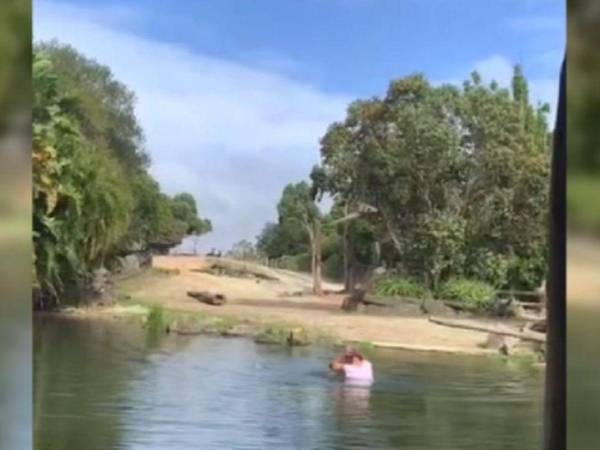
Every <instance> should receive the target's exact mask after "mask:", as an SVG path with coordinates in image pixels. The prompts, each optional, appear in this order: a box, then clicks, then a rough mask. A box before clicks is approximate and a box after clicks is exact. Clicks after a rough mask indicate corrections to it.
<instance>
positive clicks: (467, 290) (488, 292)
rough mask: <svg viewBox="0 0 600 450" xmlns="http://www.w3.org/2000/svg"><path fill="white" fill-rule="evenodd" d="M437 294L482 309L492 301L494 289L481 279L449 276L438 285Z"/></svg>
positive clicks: (494, 295) (442, 297) (494, 293)
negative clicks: (449, 277)
mask: <svg viewBox="0 0 600 450" xmlns="http://www.w3.org/2000/svg"><path fill="white" fill-rule="evenodd" d="M437 296H438V297H439V298H441V299H444V300H451V301H457V302H461V303H465V304H467V305H470V306H473V307H475V308H478V309H482V310H483V309H487V308H489V307H490V306H491V305H492V304H493V303H494V300H495V298H496V291H495V290H494V288H493V287H492V286H490V285H489V284H487V283H485V282H483V281H477V280H467V279H464V278H451V279H449V280H447V281H445V282H444V283H443V284H442V285H441V286H440V288H439V292H438V293H437Z"/></svg>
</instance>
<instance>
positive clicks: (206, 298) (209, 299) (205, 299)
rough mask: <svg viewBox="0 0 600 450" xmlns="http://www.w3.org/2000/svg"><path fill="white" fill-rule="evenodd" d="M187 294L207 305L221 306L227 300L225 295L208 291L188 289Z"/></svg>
mask: <svg viewBox="0 0 600 450" xmlns="http://www.w3.org/2000/svg"><path fill="white" fill-rule="evenodd" d="M187 295H188V296H189V297H192V298H195V299H196V300H198V301H199V302H202V303H206V304H207V305H214V306H221V305H224V304H225V302H226V301H227V300H226V298H225V295H223V294H216V293H212V292H208V291H188V292H187Z"/></svg>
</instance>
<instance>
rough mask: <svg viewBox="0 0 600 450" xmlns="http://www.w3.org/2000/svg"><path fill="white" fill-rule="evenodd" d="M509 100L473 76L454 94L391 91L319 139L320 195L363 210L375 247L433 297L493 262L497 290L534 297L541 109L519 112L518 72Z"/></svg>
mask: <svg viewBox="0 0 600 450" xmlns="http://www.w3.org/2000/svg"><path fill="white" fill-rule="evenodd" d="M513 91H514V92H513V95H512V96H511V94H510V92H509V91H507V90H506V89H499V88H498V86H497V85H490V86H489V87H486V86H483V85H482V83H481V77H480V76H479V75H478V74H477V73H473V74H472V76H471V79H470V80H468V81H466V82H465V83H464V87H463V89H458V88H456V87H453V86H441V87H434V86H431V85H430V84H429V83H428V82H427V80H426V79H425V78H424V77H423V76H422V75H413V76H409V77H406V78H403V79H400V80H396V81H393V82H392V83H390V87H389V89H388V92H387V94H386V96H385V97H384V98H383V99H379V98H373V99H370V100H368V101H358V102H354V103H353V104H351V105H350V107H349V108H348V113H347V117H346V119H345V121H344V122H340V123H335V124H333V125H332V126H331V127H330V128H329V129H328V131H327V133H326V134H325V136H324V137H323V138H322V140H321V156H322V163H321V169H319V173H318V177H316V179H317V180H319V186H321V189H323V190H326V191H328V192H330V193H331V194H332V195H333V196H334V198H336V199H337V200H336V201H338V202H339V203H340V204H349V205H361V204H363V205H364V204H366V205H369V206H371V207H372V209H371V211H376V213H374V214H369V215H368V218H369V222H370V223H371V225H372V227H373V228H372V230H373V232H374V233H375V235H376V238H377V240H378V241H379V242H380V243H381V244H385V243H386V242H388V241H389V242H390V243H391V244H392V246H393V247H392V248H393V249H394V250H395V257H394V260H395V261H394V262H395V264H397V265H398V266H399V268H400V269H401V271H403V272H404V273H405V274H406V275H409V276H411V277H418V278H420V279H421V280H422V281H424V282H426V283H427V284H428V285H429V286H430V287H434V288H435V287H437V286H438V285H439V283H440V282H441V281H443V280H446V279H448V278H449V277H451V276H463V275H468V276H478V277H487V276H490V275H489V274H490V273H492V272H493V271H492V272H490V271H489V270H487V271H480V272H477V271H474V270H473V269H472V268H473V267H482V266H485V264H483V263H482V262H481V261H478V260H477V258H479V257H481V255H486V256H485V257H486V258H488V256H487V255H489V253H490V252H491V254H492V255H493V258H492V259H494V260H495V261H496V260H497V261H500V260H502V261H504V262H501V263H500V262H499V264H501V265H502V264H505V263H506V264H508V265H509V267H508V269H507V270H506V274H505V276H504V277H498V273H500V272H498V271H495V272H494V273H495V274H496V275H495V276H496V279H495V280H493V281H494V282H495V283H496V284H498V285H503V284H510V285H512V286H520V287H533V286H534V285H536V284H537V283H539V282H540V280H541V278H543V276H544V270H543V268H544V267H545V235H546V220H545V217H546V212H547V189H548V167H549V151H548V130H547V125H546V119H545V114H546V112H547V108H546V107H545V106H541V107H538V108H537V109H534V108H533V107H532V106H530V105H529V104H528V94H527V91H528V88H527V83H526V80H525V78H524V76H523V75H522V72H521V71H520V69H519V68H518V67H517V68H515V76H514V80H513ZM358 216H360V214H358ZM365 217H367V216H365ZM482 249H483V250H486V251H485V252H482ZM488 259H489V258H488ZM488 263H489V261H488ZM486 281H490V280H487V279H486Z"/></svg>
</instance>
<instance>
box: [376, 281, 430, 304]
mask: <svg viewBox="0 0 600 450" xmlns="http://www.w3.org/2000/svg"><path fill="white" fill-rule="evenodd" d="M374 291H375V293H376V294H377V295H381V296H386V297H387V296H398V297H409V298H418V299H425V298H430V297H432V294H431V292H430V291H429V289H427V288H425V287H424V286H423V285H422V284H421V283H418V282H416V281H414V280H410V279H407V278H401V277H391V278H383V279H381V280H379V281H378V282H377V283H376V284H375V288H374Z"/></svg>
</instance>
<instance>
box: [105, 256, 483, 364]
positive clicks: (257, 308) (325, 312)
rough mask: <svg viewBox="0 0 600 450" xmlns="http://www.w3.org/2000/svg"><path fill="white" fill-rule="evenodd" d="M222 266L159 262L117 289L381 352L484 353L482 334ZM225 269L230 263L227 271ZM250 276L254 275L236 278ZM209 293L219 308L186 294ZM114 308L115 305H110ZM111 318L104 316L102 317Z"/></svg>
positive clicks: (278, 275) (136, 298)
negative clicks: (350, 308) (356, 307)
mask: <svg viewBox="0 0 600 450" xmlns="http://www.w3.org/2000/svg"><path fill="white" fill-rule="evenodd" d="M224 261H227V260H221V259H215V258H205V257H192V256H158V257H155V258H154V260H153V269H152V270H149V271H147V272H145V273H142V274H140V275H137V276H134V277H130V278H128V279H125V280H121V281H118V282H117V286H116V287H117V291H118V292H119V297H120V298H126V299H127V301H128V302H133V303H135V304H141V305H148V306H149V305H159V306H161V307H163V308H165V309H168V310H171V311H178V312H189V313H201V314H202V315H209V316H210V315H214V316H218V317H226V318H227V317H229V318H231V319H234V320H237V321H243V322H244V323H249V324H255V325H269V324H271V323H286V324H293V325H296V326H300V327H303V328H305V329H307V330H317V331H318V332H319V333H322V334H327V335H329V336H332V337H333V338H335V339H336V340H338V341H343V342H365V343H366V342H368V343H371V344H373V345H375V346H380V347H395V348H402V349H409V350H423V351H441V352H451V353H467V354H487V353H494V351H492V350H488V349H483V348H481V344H482V343H483V342H485V340H486V338H487V333H485V332H480V331H471V330H462V329H456V328H448V327H445V326H441V325H437V324H434V323H431V322H430V321H429V320H428V318H427V316H424V315H423V316H415V317H411V316H406V317H405V316H391V315H390V316H383V315H370V314H361V313H356V312H353V313H348V312H344V311H342V310H341V304H342V301H343V299H344V295H343V294H339V293H335V291H339V290H340V289H341V287H342V286H341V285H338V284H335V283H325V285H324V288H325V289H326V290H328V291H330V292H333V293H330V294H329V295H325V296H320V297H319V296H314V295H312V294H310V287H311V278H310V276H309V275H308V274H301V273H296V272H290V271H285V270H279V269H270V268H266V267H263V266H257V265H254V264H251V263H243V262H236V261H229V262H231V263H232V267H234V268H236V269H237V268H239V269H240V270H239V273H235V272H236V271H233V272H234V273H232V272H231V271H225V272H223V271H218V270H217V271H215V270H214V269H211V268H212V267H213V265H214V264H221V263H223V262H224ZM227 266H228V267H230V265H229V264H227ZM244 272H249V273H251V274H253V275H241V274H242V273H244ZM194 290H195V291H209V292H213V293H220V294H223V295H225V296H226V298H227V303H226V304H225V305H223V306H212V305H207V304H204V303H200V302H198V301H197V300H195V299H193V298H190V297H189V296H188V295H187V292H188V291H194ZM116 307H117V308H118V307H119V306H118V305H117V306H116ZM107 312H108V313H110V309H109V310H107Z"/></svg>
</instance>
